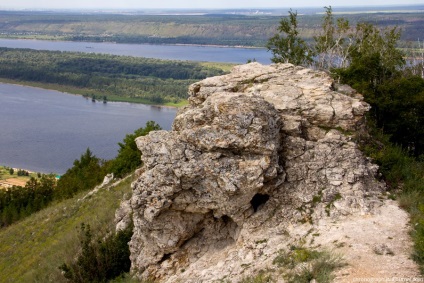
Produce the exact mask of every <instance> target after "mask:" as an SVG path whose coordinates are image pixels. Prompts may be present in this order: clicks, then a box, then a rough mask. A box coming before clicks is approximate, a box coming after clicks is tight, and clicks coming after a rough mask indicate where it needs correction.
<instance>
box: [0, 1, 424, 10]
mask: <svg viewBox="0 0 424 283" xmlns="http://www.w3.org/2000/svg"><path fill="white" fill-rule="evenodd" d="M409 4H415V5H419V4H421V5H424V0H297V1H293V0H191V1H188V0H156V1H154V0H153V1H152V0H37V1H34V0H0V9H166V8H169V9H179V8H181V9H186V8H192V9H234V8H290V7H292V8H297V7H323V6H329V5H331V6H333V7H343V6H379V5H409Z"/></svg>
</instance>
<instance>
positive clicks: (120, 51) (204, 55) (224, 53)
mask: <svg viewBox="0 0 424 283" xmlns="http://www.w3.org/2000/svg"><path fill="white" fill-rule="evenodd" d="M0 47H9V48H30V49H36V50H52V51H53V50H54V51H74V52H86V53H103V54H113V55H126V56H134V57H147V58H156V59H170V60H191V61H206V62H228V63H236V64H244V63H246V62H247V60H249V59H250V60H253V59H255V60H256V61H258V62H259V63H263V64H270V63H271V59H270V58H271V55H272V54H271V53H269V52H267V50H266V49H264V48H235V47H217V46H193V45H149V44H115V43H109V42H102V43H98V42H73V41H45V40H26V39H2V38H0Z"/></svg>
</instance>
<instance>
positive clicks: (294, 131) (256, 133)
mask: <svg viewBox="0 0 424 283" xmlns="http://www.w3.org/2000/svg"><path fill="white" fill-rule="evenodd" d="M189 92H190V99H189V101H190V105H189V106H187V107H185V108H184V109H181V110H180V112H179V113H178V115H177V117H176V119H175V121H174V125H173V130H172V131H170V132H166V131H157V132H151V133H150V134H149V135H148V136H146V137H140V138H138V139H137V145H138V147H139V149H140V150H141V151H142V152H143V156H142V159H143V162H144V166H143V167H142V169H141V170H140V172H139V174H140V176H139V178H138V180H137V181H135V182H134V183H133V185H132V186H133V196H132V198H131V200H130V202H128V203H124V204H123V205H122V207H121V210H120V211H118V212H117V221H118V222H119V223H118V226H119V227H124V226H125V223H127V222H128V220H129V219H130V217H131V215H132V219H133V221H134V235H133V238H132V240H131V242H130V249H131V260H132V271H133V273H134V274H135V275H136V276H137V277H139V278H154V279H158V280H159V281H161V282H213V281H216V280H229V281H231V282H237V281H239V280H241V279H242V278H245V277H246V276H251V275H254V274H257V273H258V271H259V270H267V272H268V273H269V274H270V276H272V277H273V278H274V279H275V280H279V281H281V282H283V281H282V280H283V279H282V278H283V277H284V276H283V275H281V273H282V272H283V273H284V271H282V270H280V269H278V268H277V267H276V266H275V264H273V260H274V259H275V258H276V257H277V256H278V255H279V254H281V253H282V252H283V251H287V250H288V249H289V247H290V246H305V247H306V246H311V247H313V248H314V249H316V248H321V249H324V248H326V249H328V248H329V249H333V248H334V246H332V245H334V243H335V242H334V241H335V240H338V239H336V238H337V237H345V239H347V238H349V239H351V238H352V237H354V236H355V235H357V233H355V235H351V234H349V233H351V231H353V230H352V229H348V231H346V232H345V233H344V234H343V233H342V234H343V235H342V234H340V235H338V234H337V233H334V231H333V230H334V229H336V230H337V228H334V227H344V226H343V225H345V226H346V227H348V225H347V224H346V223H355V222H356V221H359V219H363V218H364V217H365V218H366V219H365V220H364V221H365V222H366V221H371V222H369V225H368V226H366V225H365V224H364V229H362V230H361V229H359V230H361V231H364V233H366V231H368V230H367V229H371V228H372V226H373V224H372V223H376V222H375V221H374V220H375V219H376V218H375V217H377V216H378V215H380V214H381V211H386V210H387V209H383V208H387V207H388V205H389V204H388V203H387V201H386V200H384V197H383V194H384V188H385V187H384V184H383V183H381V182H379V181H377V179H376V175H377V170H378V168H377V166H376V165H374V164H372V163H371V162H370V160H368V159H367V158H366V157H364V155H363V154H362V153H361V151H360V150H359V149H358V145H357V144H356V143H355V139H354V135H353V133H356V132H358V131H360V130H361V127H362V126H363V122H364V114H365V113H366V111H368V109H369V106H368V105H367V104H366V103H365V102H363V101H362V97H361V96H360V95H359V94H356V93H355V92H354V91H353V90H352V89H350V88H348V87H345V86H340V87H338V90H335V86H334V83H333V80H332V79H331V78H330V77H329V76H328V75H327V74H325V73H324V72H319V71H313V70H310V69H304V68H301V67H295V66H293V65H291V64H280V65H271V66H263V65H260V64H258V63H251V64H247V65H242V66H238V67H235V68H234V70H233V71H232V73H231V74H228V75H224V76H220V77H213V78H208V79H205V80H203V81H201V82H199V83H196V84H193V85H192V86H191V87H190V89H189ZM387 211H388V210H387ZM396 211H397V212H393V211H391V212H390V213H400V214H401V213H402V212H401V211H399V209H398V210H396ZM373 217H374V218H373ZM367 219H368V220H367ZM349 221H350V222H349ZM373 221H374V222H373ZM406 222H407V217H406V218H405V221H404V222H402V223H399V225H400V226H399V227H400V228H399V229H401V230H402V229H403V230H402V231H403V232H402V233H403V234H402V233H401V234H402V235H406V227H405V225H406ZM367 223H368V222H367ZM339 224H340V225H339ZM382 225H383V226H384V224H382ZM366 227H368V228H366ZM384 229H386V228H381V231H383V230H384ZM387 229H388V231H387V233H388V234H390V233H391V232H390V231H391V230H390V229H389V228H387ZM387 229H386V230H387ZM370 231H371V230H370ZM369 233H371V234H372V232H369ZM399 237H400V236H399ZM328 239H332V241H333V242H328V241H327V240H328ZM339 241H341V239H339ZM352 241H353V240H352ZM355 241H356V240H355ZM358 241H359V240H358ZM336 242H337V241H336ZM345 242H349V241H347V240H346V241H345ZM377 242H378V241H377ZM383 242H384V240H383ZM378 243H379V242H378ZM378 243H377V244H378ZM384 243H385V242H384ZM353 244H354V243H350V242H349V246H350V247H352V246H353ZM377 244H375V245H377ZM338 247H339V248H343V247H344V248H345V249H347V250H343V251H344V252H349V249H348V248H347V247H345V246H344V245H340V246H338ZM381 247H383V246H382V245H380V248H381ZM385 247H387V245H386V246H385ZM385 247H383V248H382V249H385ZM374 248H375V247H370V249H371V250H372V249H374ZM377 248H378V247H377ZM387 248H388V247H387ZM399 249H402V253H403V254H407V252H408V251H407V250H404V247H403V246H402V247H399ZM362 252H363V251H361V253H362ZM396 252H398V250H396ZM371 253H372V252H371ZM352 254H353V255H354V254H355V253H354V252H352ZM383 254H384V253H383ZM351 259H352V262H353V261H354V260H353V258H351ZM404 260H405V262H406V265H405V266H408V268H409V269H408V268H406V269H405V268H402V269H400V270H408V274H404V275H405V276H406V275H408V276H409V275H414V274H415V272H416V271H415V266H414V265H413V263H412V262H410V260H409V259H408V258H407V256H405V258H404ZM274 263H275V262H274ZM405 266H404V267H405ZM349 268H352V266H350V267H349ZM344 270H345V271H339V276H340V278H343V277H346V276H347V277H349V274H350V276H352V274H355V272H352V270H351V269H348V271H346V268H345V269H344ZM349 270H350V271H349ZM392 270H394V269H392ZM396 274H398V275H399V273H396ZM360 275H361V274H356V276H360ZM340 278H339V279H340Z"/></svg>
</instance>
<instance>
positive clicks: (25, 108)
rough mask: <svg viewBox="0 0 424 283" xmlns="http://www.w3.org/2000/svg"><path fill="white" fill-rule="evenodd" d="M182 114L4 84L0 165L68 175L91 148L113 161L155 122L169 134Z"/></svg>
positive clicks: (0, 88)
mask: <svg viewBox="0 0 424 283" xmlns="http://www.w3.org/2000/svg"><path fill="white" fill-rule="evenodd" d="M176 111H177V110H176V109H173V108H167V107H155V106H147V105H142V104H131V103H121V102H108V103H107V104H103V103H102V102H95V103H93V102H92V101H91V99H85V98H83V97H82V96H76V95H71V94H65V93H61V92H58V91H52V90H44V89H39V88H32V87H25V86H18V85H11V84H1V83H0V131H1V134H0V165H7V166H11V167H18V168H24V169H29V170H33V171H38V172H44V173H50V172H57V173H64V172H65V171H66V170H67V169H68V168H70V167H71V166H72V163H73V161H74V160H75V159H78V158H79V157H80V156H81V154H82V153H84V152H85V150H86V149H87V147H89V148H90V149H91V150H92V152H93V153H94V154H95V155H96V156H98V157H101V158H105V159H111V158H113V157H115V156H116V154H117V150H118V148H119V146H118V145H117V143H118V142H121V141H122V139H123V138H124V136H125V135H126V134H128V133H132V132H134V130H136V129H138V128H140V127H144V125H145V124H146V122H147V121H149V120H153V121H155V122H157V123H158V124H159V125H161V127H162V128H163V129H167V130H169V129H170V128H171V124H172V121H173V120H174V118H175V115H176Z"/></svg>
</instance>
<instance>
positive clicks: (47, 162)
mask: <svg viewBox="0 0 424 283" xmlns="http://www.w3.org/2000/svg"><path fill="white" fill-rule="evenodd" d="M0 47H9V48H30V49H36V50H56V51H75V52H90V53H91V52H95V53H104V54H114V55H126V56H135V57H149V58H158V59H172V60H193V61H209V62H231V63H246V61H247V60H248V59H256V60H257V61H258V62H261V63H265V64H268V63H270V59H269V58H270V54H269V53H268V52H267V51H266V50H265V49H254V48H232V47H213V46H190V45H184V46H181V45H142V44H114V43H92V42H65V41H42V40H11V39H0ZM176 111H177V110H176V109H172V108H164V107H159V108H158V107H153V106H146V105H140V104H130V103H112V102H109V103H107V104H103V103H100V102H96V103H93V102H91V100H87V99H84V98H83V97H81V96H75V95H70V94H64V93H61V92H57V91H50V90H43V89H38V88H31V87H24V86H17V85H10V84H0V130H1V134H0V165H6V166H11V167H17V168H23V169H28V170H32V171H37V172H43V173H50V172H55V173H59V174H62V173H64V172H65V171H66V170H67V169H68V168H70V167H71V166H72V163H73V161H74V160H75V159H77V158H79V157H80V156H81V154H82V153H83V152H84V151H85V150H86V148H87V147H90V149H91V150H92V152H93V153H94V154H95V155H96V156H98V157H100V158H104V159H111V158H113V157H115V156H116V154H117V150H118V148H119V146H118V145H117V143H118V142H120V141H122V139H123V138H124V136H125V135H126V134H128V133H132V132H133V131H134V130H136V129H138V128H140V127H143V126H144V125H145V123H146V122H147V121H149V120H153V121H155V122H157V123H158V124H159V125H161V127H162V128H164V129H170V128H171V124H172V121H173V119H174V118H175V115H176Z"/></svg>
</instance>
